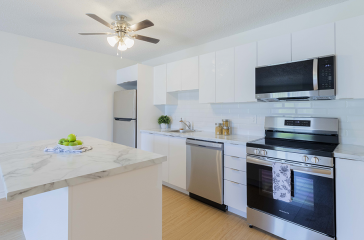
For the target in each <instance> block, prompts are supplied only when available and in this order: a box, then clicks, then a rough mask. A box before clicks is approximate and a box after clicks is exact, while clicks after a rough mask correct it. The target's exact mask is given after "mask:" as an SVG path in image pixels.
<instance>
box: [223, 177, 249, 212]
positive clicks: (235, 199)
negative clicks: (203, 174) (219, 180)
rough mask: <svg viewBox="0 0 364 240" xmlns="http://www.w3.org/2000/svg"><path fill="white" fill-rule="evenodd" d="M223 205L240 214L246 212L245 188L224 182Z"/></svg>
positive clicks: (237, 184)
mask: <svg viewBox="0 0 364 240" xmlns="http://www.w3.org/2000/svg"><path fill="white" fill-rule="evenodd" d="M224 204H225V205H228V206H229V207H232V208H235V209H238V210H240V211H242V212H246V207H247V199H246V186H245V185H242V184H239V183H235V182H231V181H228V180H224Z"/></svg>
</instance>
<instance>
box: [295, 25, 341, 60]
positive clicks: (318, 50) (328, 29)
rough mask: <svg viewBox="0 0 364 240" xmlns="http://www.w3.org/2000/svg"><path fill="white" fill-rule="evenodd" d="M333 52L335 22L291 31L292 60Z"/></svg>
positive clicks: (331, 53)
mask: <svg viewBox="0 0 364 240" xmlns="http://www.w3.org/2000/svg"><path fill="white" fill-rule="evenodd" d="M333 54H335V23H330V24H326V25H322V26H319V27H314V28H310V29H306V30H303V31H299V32H295V33H292V61H299V60H304V59H308V58H314V57H320V56H327V55H333Z"/></svg>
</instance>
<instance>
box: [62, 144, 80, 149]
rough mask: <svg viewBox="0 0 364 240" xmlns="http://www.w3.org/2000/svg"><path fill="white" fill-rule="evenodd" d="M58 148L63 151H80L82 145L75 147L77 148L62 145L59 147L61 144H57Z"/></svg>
mask: <svg viewBox="0 0 364 240" xmlns="http://www.w3.org/2000/svg"><path fill="white" fill-rule="evenodd" d="M58 147H60V148H62V149H64V150H80V149H81V148H82V147H83V145H77V146H64V145H61V144H58Z"/></svg>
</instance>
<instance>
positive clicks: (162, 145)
mask: <svg viewBox="0 0 364 240" xmlns="http://www.w3.org/2000/svg"><path fill="white" fill-rule="evenodd" d="M168 139H169V137H168V136H163V135H154V152H155V153H158V154H161V155H164V156H167V161H166V162H163V163H162V174H163V181H165V182H168Z"/></svg>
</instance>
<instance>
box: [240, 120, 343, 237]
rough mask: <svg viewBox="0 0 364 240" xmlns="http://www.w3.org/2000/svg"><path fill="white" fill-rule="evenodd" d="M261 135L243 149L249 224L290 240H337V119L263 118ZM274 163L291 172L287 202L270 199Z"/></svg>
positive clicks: (271, 196)
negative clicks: (264, 120)
mask: <svg viewBox="0 0 364 240" xmlns="http://www.w3.org/2000/svg"><path fill="white" fill-rule="evenodd" d="M265 129H266V134H265V135H266V136H265V138H262V139H258V140H255V141H252V142H249V143H247V158H246V160H247V170H246V172H247V205H248V209H247V218H248V223H249V224H250V225H252V226H256V227H258V228H261V229H263V230H265V231H268V232H271V233H272V234H275V235H277V236H279V237H282V238H285V239H289V240H290V239H292V240H293V239H294V240H329V239H330V240H332V239H335V236H336V230H335V179H334V178H335V174H334V163H335V161H334V158H333V151H334V150H335V148H336V147H337V144H338V119H335V118H299V119H298V118H291V117H267V118H266V123H265ZM275 162H278V163H283V164H286V165H288V166H289V167H290V169H291V175H290V179H291V201H290V202H285V201H281V200H278V199H274V198H273V177H272V175H273V174H272V165H273V163H275Z"/></svg>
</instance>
